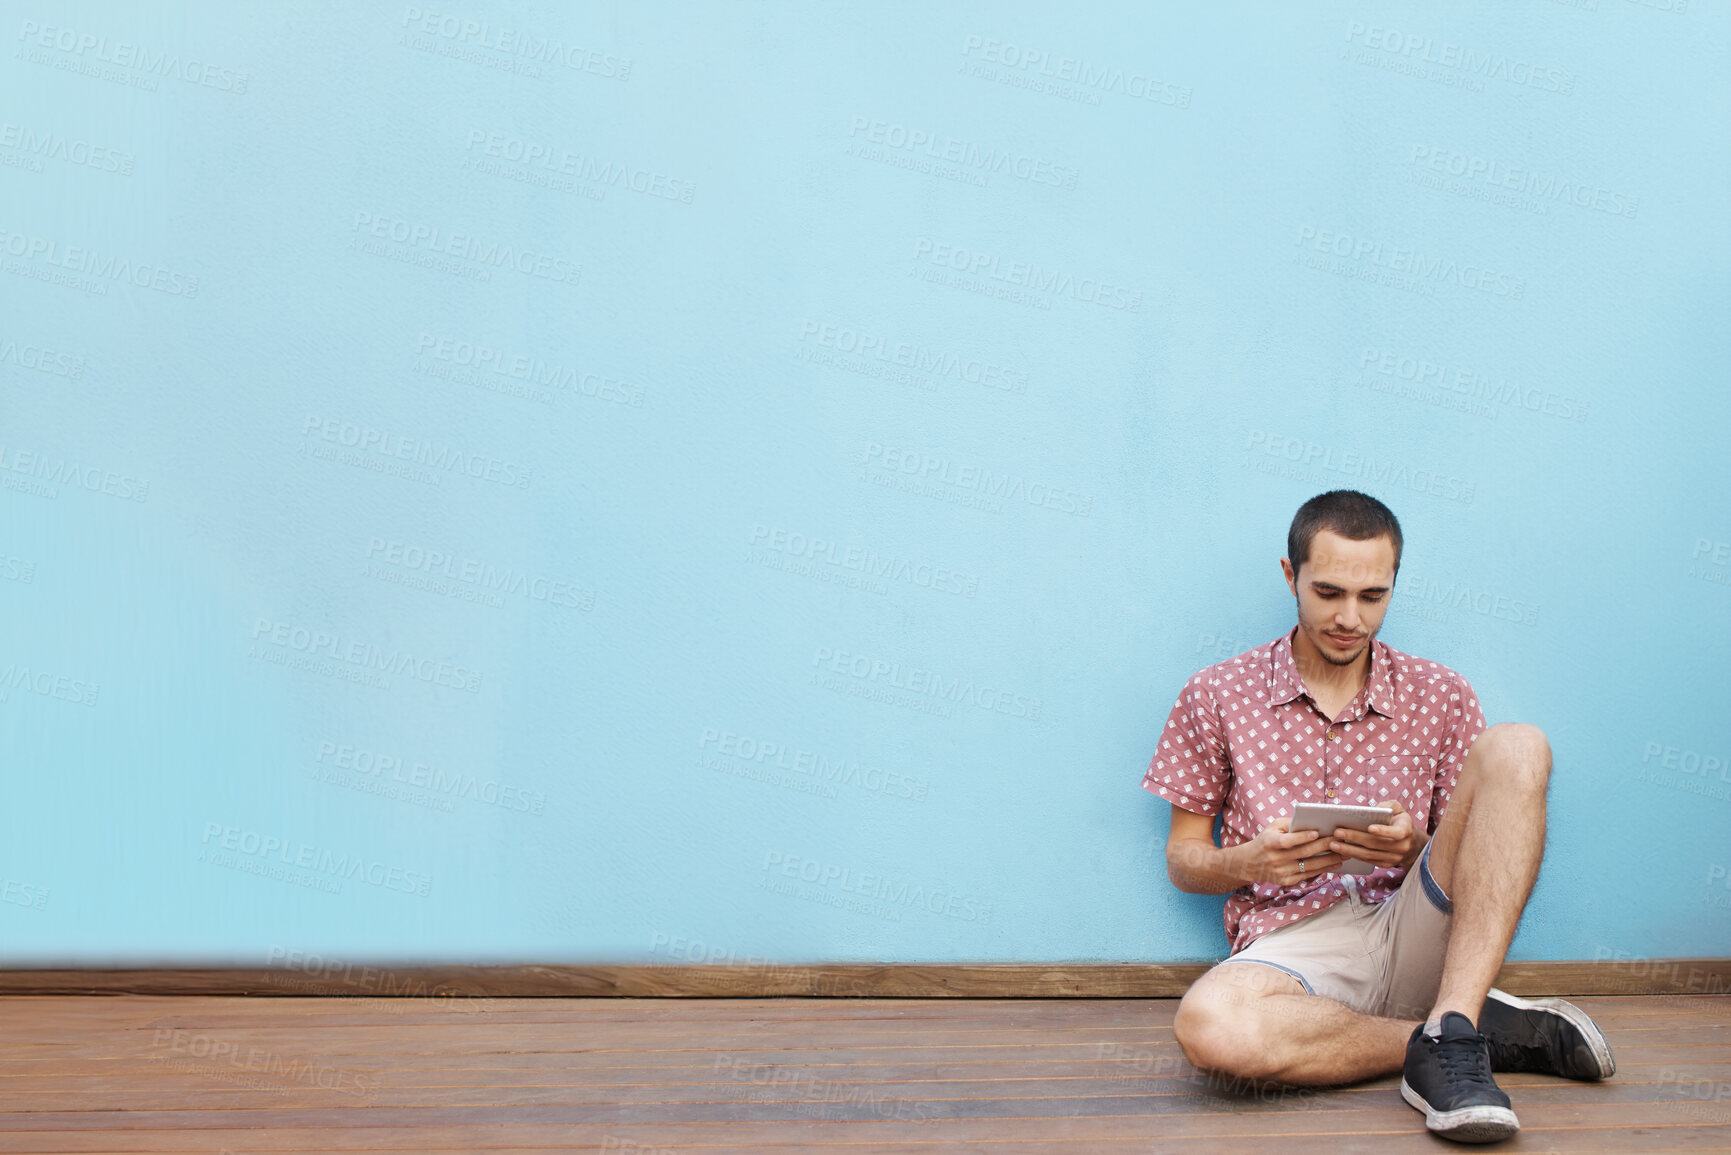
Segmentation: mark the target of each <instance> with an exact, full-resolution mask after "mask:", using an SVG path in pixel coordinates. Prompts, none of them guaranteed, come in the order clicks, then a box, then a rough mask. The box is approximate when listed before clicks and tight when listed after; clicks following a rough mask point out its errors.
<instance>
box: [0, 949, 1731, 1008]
mask: <svg viewBox="0 0 1731 1155" xmlns="http://www.w3.org/2000/svg"><path fill="white" fill-rule="evenodd" d="M1210 965H1211V964H1208V963H1195V964H1192V963H1172V964H1143V963H1050V964H1019V963H982V964H965V963H958V964H916V963H907V964H895V965H876V964H854V963H792V964H787V965H785V966H784V965H764V966H729V965H720V964H717V965H713V966H645V965H629V964H613V965H596V966H403V965H395V964H382V965H379V966H376V967H361V966H356V965H349V966H345V967H344V968H343V969H342V970H340V971H337V972H336V973H330V974H327V973H325V971H327V970H329V969H331V968H329V967H325V966H319V967H315V968H314V970H315V972H316V973H314V974H310V975H309V974H307V973H304V972H303V971H298V970H293V969H284V968H270V967H237V968H205V969H155V970H142V969H129V970H103V969H90V970H71V969H59V970H26V969H12V970H0V994H98V993H145V994H246V995H275V996H290V997H321V996H337V995H358V996H397V995H404V996H413V997H430V996H436V995H440V994H455V993H461V994H470V995H485V996H495V997H500V996H537V997H584V998H596V997H618V996H635V997H655V998H691V997H701V998H767V997H777V996H806V997H838V996H839V997H873V998H908V997H913V998H1072V999H1074V998H1103V997H1104V998H1175V997H1177V996H1179V995H1182V994H1183V993H1184V992H1185V990H1187V989H1188V988H1189V986H1190V984H1191V983H1192V982H1194V981H1195V980H1196V979H1197V978H1198V977H1199V976H1200V975H1202V974H1203V973H1204V972H1206V971H1207V970H1208V967H1209V966H1210ZM1496 985H1497V986H1499V987H1501V988H1502V989H1503V990H1506V991H1509V992H1510V993H1512V994H1519V995H1542V994H1553V995H1586V994H1676V995H1724V994H1731V958H1698V959H1653V960H1606V961H1602V962H1593V961H1587V960H1560V961H1517V962H1509V963H1505V964H1504V965H1503V969H1502V971H1501V972H1500V973H1499V975H1498V978H1497V983H1496Z"/></svg>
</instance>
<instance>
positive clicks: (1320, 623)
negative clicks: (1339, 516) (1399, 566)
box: [1280, 529, 1394, 666]
mask: <svg viewBox="0 0 1731 1155" xmlns="http://www.w3.org/2000/svg"><path fill="white" fill-rule="evenodd" d="M1280 568H1281V569H1282V570H1283V571H1285V573H1286V584H1287V586H1288V587H1289V588H1290V589H1291V590H1292V592H1293V594H1294V595H1296V596H1297V598H1298V631H1299V633H1301V634H1303V635H1304V637H1305V638H1306V639H1308V640H1309V642H1310V644H1311V645H1313V646H1315V647H1316V652H1317V653H1318V654H1320V655H1322V660H1323V661H1325V662H1328V663H1330V664H1331V665H1336V666H1350V665H1352V663H1354V662H1356V661H1357V660H1358V658H1359V655H1361V654H1363V653H1364V651H1365V649H1366V648H1367V647H1368V646H1369V645H1370V640H1371V639H1372V638H1374V637H1376V632H1377V631H1378V630H1380V629H1381V628H1382V616H1383V615H1384V614H1385V613H1387V612H1388V599H1389V595H1390V594H1392V593H1393V592H1394V542H1392V541H1390V540H1389V539H1388V538H1386V537H1373V538H1371V539H1370V540H1369V541H1353V540H1351V539H1349V538H1344V537H1341V536H1340V535H1339V534H1336V533H1331V532H1329V531H1328V530H1326V529H1325V530H1322V531H1320V532H1319V533H1318V534H1317V535H1316V537H1315V538H1313V539H1312V540H1311V543H1310V557H1309V558H1307V559H1305V562H1304V565H1303V566H1301V567H1300V568H1299V570H1298V572H1297V573H1294V572H1293V570H1292V562H1291V560H1290V559H1287V558H1281V559H1280Z"/></svg>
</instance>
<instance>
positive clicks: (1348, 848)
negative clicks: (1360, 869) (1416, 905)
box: [1281, 798, 1430, 867]
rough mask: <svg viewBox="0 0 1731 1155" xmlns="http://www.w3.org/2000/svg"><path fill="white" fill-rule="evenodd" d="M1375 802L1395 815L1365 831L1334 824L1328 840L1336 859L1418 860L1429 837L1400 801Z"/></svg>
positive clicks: (1372, 861)
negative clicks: (1334, 826)
mask: <svg viewBox="0 0 1731 1155" xmlns="http://www.w3.org/2000/svg"><path fill="white" fill-rule="evenodd" d="M1376 805H1377V806H1386V807H1388V808H1389V809H1390V810H1393V811H1394V817H1393V818H1391V819H1390V820H1389V821H1387V822H1379V823H1376V824H1374V825H1372V826H1371V828H1370V829H1369V830H1368V831H1367V830H1348V829H1347V828H1346V827H1344V826H1339V827H1336V828H1335V831H1334V838H1333V841H1331V842H1330V843H1329V844H1328V848H1329V849H1330V850H1332V851H1334V853H1335V855H1336V858H1335V861H1336V862H1342V861H1345V860H1346V859H1348V858H1356V859H1358V860H1359V861H1360V862H1368V863H1370V864H1371V865H1372V866H1402V867H1405V866H1411V865H1412V864H1413V863H1414V862H1416V861H1417V860H1418V856H1419V851H1421V850H1423V849H1424V847H1425V843H1427V842H1429V841H1430V839H1429V837H1427V836H1425V835H1422V834H1420V833H1419V832H1418V831H1417V830H1416V829H1415V828H1414V827H1413V824H1412V815H1410V814H1408V813H1407V812H1406V807H1404V806H1402V805H1401V804H1400V803H1399V802H1396V801H1395V800H1394V799H1392V798H1384V799H1383V800H1382V801H1380V802H1378V803H1376ZM1281 821H1283V822H1284V821H1285V819H1281Z"/></svg>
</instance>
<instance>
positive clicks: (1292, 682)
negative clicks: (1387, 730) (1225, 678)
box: [1268, 626, 1395, 718]
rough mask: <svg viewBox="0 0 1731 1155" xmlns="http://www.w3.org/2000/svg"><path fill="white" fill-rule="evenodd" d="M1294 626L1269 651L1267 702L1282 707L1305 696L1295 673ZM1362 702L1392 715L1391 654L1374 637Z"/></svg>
mask: <svg viewBox="0 0 1731 1155" xmlns="http://www.w3.org/2000/svg"><path fill="white" fill-rule="evenodd" d="M1297 632H1298V627H1296V626H1294V627H1293V629H1292V630H1291V632H1289V633H1287V634H1286V635H1285V636H1284V637H1282V638H1281V639H1280V640H1279V641H1277V642H1275V643H1274V649H1273V650H1272V651H1271V652H1270V654H1269V669H1268V704H1269V705H1270V706H1284V705H1285V704H1286V703H1288V702H1293V701H1296V700H1297V699H1299V698H1300V697H1302V696H1304V693H1305V690H1304V679H1303V678H1300V677H1299V676H1298V666H1297V664H1296V663H1294V662H1293V660H1292V636H1293V634H1295V633H1297ZM1364 696H1365V702H1366V704H1367V705H1369V707H1370V708H1371V709H1372V710H1375V711H1376V712H1377V713H1378V714H1381V715H1382V716H1383V717H1385V718H1392V717H1394V711H1395V694H1394V656H1393V653H1392V651H1390V650H1389V648H1388V647H1387V646H1385V645H1383V644H1382V642H1381V641H1380V640H1379V639H1377V638H1372V639H1371V640H1370V672H1369V674H1368V676H1366V678H1365V680H1364Z"/></svg>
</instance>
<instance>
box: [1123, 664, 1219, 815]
mask: <svg viewBox="0 0 1731 1155" xmlns="http://www.w3.org/2000/svg"><path fill="white" fill-rule="evenodd" d="M1206 673H1207V671H1203V672H1202V673H1198V674H1195V675H1193V676H1192V677H1191V679H1190V680H1189V681H1188V682H1186V683H1184V689H1183V690H1182V691H1181V692H1180V693H1179V695H1178V701H1177V702H1176V703H1175V704H1174V705H1173V707H1172V713H1171V714H1170V715H1168V716H1167V718H1166V728H1165V729H1164V730H1163V731H1161V733H1160V744H1159V746H1158V747H1157V748H1156V749H1155V751H1154V758H1153V760H1152V761H1150V762H1149V763H1148V770H1147V772H1146V773H1145V774H1143V776H1142V787H1143V789H1145V790H1149V791H1152V792H1153V793H1155V794H1158V795H1160V797H1162V798H1164V799H1166V801H1168V802H1170V803H1172V805H1174V806H1176V807H1178V808H1179V809H1181V810H1188V811H1190V812H1191V813H1192V814H1218V813H1220V805H1221V803H1222V802H1224V801H1225V800H1226V792H1227V790H1228V789H1229V788H1230V786H1231V784H1232V763H1231V761H1230V760H1229V759H1228V758H1227V754H1226V739H1225V733H1224V731H1223V730H1222V728H1221V725H1220V713H1219V710H1218V709H1217V708H1216V705H1215V701H1214V695H1213V694H1211V693H1209V691H1208V687H1207V685H1206V683H1205V681H1204V674H1206Z"/></svg>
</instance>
